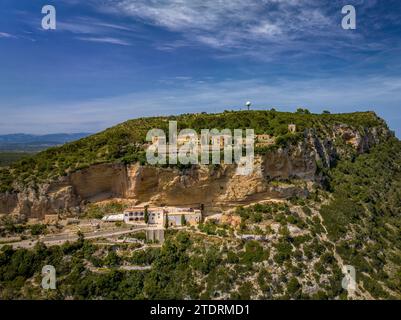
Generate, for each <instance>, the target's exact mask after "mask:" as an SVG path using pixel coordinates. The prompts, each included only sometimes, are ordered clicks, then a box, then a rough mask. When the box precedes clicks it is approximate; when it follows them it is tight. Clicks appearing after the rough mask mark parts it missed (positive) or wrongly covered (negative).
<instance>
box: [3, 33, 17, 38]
mask: <svg viewBox="0 0 401 320" xmlns="http://www.w3.org/2000/svg"><path fill="white" fill-rule="evenodd" d="M0 38H16V37H15V36H14V35H12V34H10V33H7V32H0Z"/></svg>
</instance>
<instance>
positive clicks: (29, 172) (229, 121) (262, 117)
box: [0, 110, 384, 192]
mask: <svg viewBox="0 0 401 320" xmlns="http://www.w3.org/2000/svg"><path fill="white" fill-rule="evenodd" d="M170 120H176V121H177V122H178V129H179V130H180V129H184V128H192V129H194V130H196V131H197V132H198V133H199V132H200V130H201V129H207V128H209V129H213V128H217V129H220V130H221V129H225V128H227V129H246V128H252V129H254V130H255V133H256V134H262V133H266V134H270V135H274V136H276V137H277V144H279V145H285V144H287V143H293V142H295V141H296V140H297V139H300V138H301V137H302V133H303V131H304V129H306V128H314V129H315V130H316V131H317V133H318V134H319V135H322V136H324V135H325V134H327V133H328V132H330V127H332V125H334V124H347V125H349V126H352V127H354V128H356V129H358V130H361V131H363V130H364V128H367V127H374V126H383V125H384V123H383V121H382V120H381V119H380V118H378V117H377V116H376V115H375V114H374V113H373V112H365V113H352V114H321V115H318V114H310V113H308V112H305V111H304V110H302V112H301V111H300V112H298V113H289V112H277V111H275V110H270V111H241V112H234V111H226V112H224V113H220V114H184V115H180V116H170V117H153V118H139V119H135V120H129V121H127V122H124V123H122V124H120V125H117V126H115V127H112V128H110V129H107V130H105V131H103V132H100V133H98V134H95V135H92V136H90V137H87V138H84V139H81V140H78V141H75V142H72V143H67V144H65V145H63V146H61V147H53V148H49V149H47V150H46V151H43V152H40V153H38V154H37V155H35V156H33V157H30V158H25V159H23V160H21V161H19V162H17V163H15V164H13V165H12V166H11V168H10V169H0V192H5V191H12V190H13V188H15V186H16V185H24V186H26V185H33V186H34V185H37V184H38V183H41V182H43V181H47V180H49V179H52V178H55V177H58V176H63V175H66V174H68V173H69V172H71V171H76V170H79V169H82V168H86V167H88V166H90V165H92V164H97V163H105V162H124V163H132V162H137V161H140V162H142V163H144V162H145V152H144V150H143V144H144V143H145V142H146V141H145V138H146V134H147V132H148V131H149V130H150V129H153V128H159V129H162V130H164V131H165V132H166V133H167V132H168V121H170ZM291 123H293V124H296V125H297V132H298V133H297V134H289V133H288V125H289V124H291ZM13 182H14V183H13Z"/></svg>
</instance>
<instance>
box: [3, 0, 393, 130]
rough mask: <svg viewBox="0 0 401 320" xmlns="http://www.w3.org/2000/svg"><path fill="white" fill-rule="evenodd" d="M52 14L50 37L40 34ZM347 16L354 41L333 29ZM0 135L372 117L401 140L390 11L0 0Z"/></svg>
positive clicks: (261, 2) (332, 5) (319, 0)
mask: <svg viewBox="0 0 401 320" xmlns="http://www.w3.org/2000/svg"><path fill="white" fill-rule="evenodd" d="M47 4H51V5H54V6H55V8H56V10H57V29H56V30H43V29H42V28H41V20H42V17H43V14H42V13H41V9H42V7H43V6H44V5H47ZM346 4H352V5H354V6H355V8H356V12H357V29H356V30H343V29H342V28H341V20H342V17H343V15H342V14H341V8H342V7H343V6H344V5H346ZM0 12H1V13H0V113H1V117H0V134H6V133H16V132H24V133H37V134H44V133H55V132H79V131H85V132H96V131H100V130H102V129H105V128H107V127H110V126H112V125H114V124H117V123H119V122H122V121H125V120H127V119H131V118H136V117H140V116H151V115H166V114H177V113H185V112H200V111H207V112H218V111H223V110H225V109H240V108H243V106H244V104H245V102H246V101H248V100H250V101H252V103H253V107H254V108H255V109H262V108H270V107H276V108H277V109H279V110H289V111H292V110H295V109H296V108H297V107H300V106H302V107H307V108H309V109H310V110H311V111H313V112H321V111H322V110H326V109H328V110H331V111H332V112H351V111H363V110H374V111H376V112H377V113H378V114H379V115H380V116H382V117H384V118H385V119H386V120H387V121H388V123H389V124H390V126H391V127H392V128H393V129H394V130H396V132H397V134H398V136H401V112H400V111H399V110H400V106H401V104H400V102H401V2H400V1H399V0H385V1H384V0H380V1H379V0H365V1H363V0H347V1H340V0H257V1H256V0H254V1H252V0H220V1H217V0H203V1H197V0H170V1H169V0H85V1H83V0H82V1H78V0H53V1H51V0H44V1H42V0H18V1H15V0H1V3H0Z"/></svg>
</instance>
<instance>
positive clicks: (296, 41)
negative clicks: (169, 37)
mask: <svg viewBox="0 0 401 320" xmlns="http://www.w3.org/2000/svg"><path fill="white" fill-rule="evenodd" d="M340 2H341V1H340ZM340 2H339V1H314V0H263V1H249V0H220V1H216V0H203V1H193V0H151V1H149V0H116V1H108V2H107V1H106V2H102V4H99V7H100V8H101V10H102V11H103V12H109V13H112V14H119V15H125V16H129V17H132V18H134V19H136V20H138V21H140V22H142V23H146V24H149V25H152V26H156V27H159V28H163V29H166V30H168V31H170V32H174V33H177V34H180V35H181V36H182V37H183V39H182V40H179V41H175V42H173V43H164V42H163V41H161V43H159V44H157V46H156V47H157V48H158V49H161V50H167V51H171V50H175V49H178V48H182V47H187V46H198V45H199V44H201V45H203V46H206V47H210V48H214V49H217V50H220V51H222V52H225V53H226V54H228V55H231V54H232V53H233V52H237V53H238V52H239V54H240V55H247V56H250V57H254V58H258V59H262V60H271V59H272V58H275V59H278V58H280V56H281V55H282V54H283V53H284V52H285V56H286V58H291V57H293V58H295V59H297V58H299V56H298V55H299V53H301V54H302V55H303V56H307V55H313V54H315V53H316V52H319V51H320V52H325V53H326V54H332V55H333V56H336V57H337V58H340V59H345V58H346V57H347V56H348V55H350V54H352V51H346V52H342V53H339V52H338V51H340V50H341V49H342V48H344V47H347V49H349V48H350V46H351V43H355V45H354V46H355V47H353V48H358V49H359V50H365V51H369V50H371V48H370V47H369V46H363V45H362V40H363V36H362V34H361V33H356V32H354V33H352V32H345V31H344V30H343V29H342V28H341V26H340V25H341V17H342V16H341V8H342V5H341V3H340ZM104 3H106V5H104ZM321 39H324V41H316V40H321ZM332 43H335V45H332ZM239 50H240V51H239Z"/></svg>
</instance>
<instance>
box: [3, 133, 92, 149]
mask: <svg viewBox="0 0 401 320" xmlns="http://www.w3.org/2000/svg"><path fill="white" fill-rule="evenodd" d="M89 135H91V133H87V132H79V133H55V134H46V135H33V134H25V133H16V134H7V135H0V151H2V152H4V151H15V152H21V151H26V152H37V151H41V150H44V149H46V148H49V147H54V146H58V145H62V144H64V143H67V142H71V141H75V140H79V139H81V138H84V137H87V136H89Z"/></svg>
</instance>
